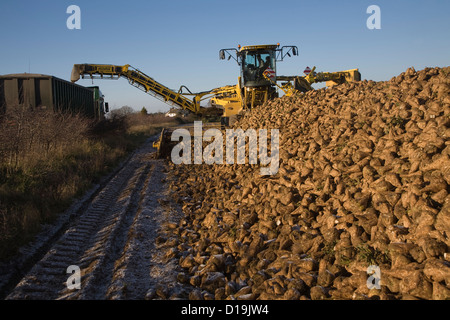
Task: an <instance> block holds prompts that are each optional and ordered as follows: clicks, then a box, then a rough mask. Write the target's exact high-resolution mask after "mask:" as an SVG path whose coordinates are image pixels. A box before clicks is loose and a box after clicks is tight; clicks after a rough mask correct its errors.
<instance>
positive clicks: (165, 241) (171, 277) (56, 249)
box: [6, 140, 189, 299]
mask: <svg viewBox="0 0 450 320" xmlns="http://www.w3.org/2000/svg"><path fill="white" fill-rule="evenodd" d="M154 151H155V150H154V149H153V147H152V144H151V140H149V141H148V142H147V143H146V144H145V145H144V146H143V147H142V148H141V149H139V150H138V151H136V152H135V153H134V154H133V155H132V157H131V158H130V159H129V160H128V161H126V163H124V164H123V166H122V167H121V168H120V170H118V171H117V172H116V173H114V174H113V175H112V177H110V179H109V180H108V182H107V183H105V184H104V185H102V186H101V187H98V188H97V190H95V191H94V192H93V193H92V194H91V195H90V196H89V199H84V200H80V201H84V203H83V204H82V205H81V204H80V205H78V206H76V207H77V208H78V209H77V213H76V214H74V213H73V212H72V213H70V214H68V215H69V217H65V218H64V219H63V220H64V221H65V224H64V227H62V224H61V223H59V224H58V223H57V224H55V228H57V226H58V228H59V229H62V230H59V231H58V232H55V234H57V233H58V234H61V235H60V236H59V237H56V240H52V242H51V246H49V249H48V250H46V252H45V254H43V255H42V258H39V259H35V260H37V261H35V262H34V263H33V265H32V268H30V271H29V272H28V273H26V274H24V276H23V277H22V278H21V279H17V281H16V282H17V285H15V287H14V288H12V289H11V290H10V291H9V292H7V295H6V299H183V298H187V297H188V295H189V288H187V286H186V285H182V284H181V283H177V275H178V271H179V270H178V269H177V268H178V267H177V265H178V261H177V260H176V258H175V256H176V250H177V249H176V248H177V245H178V243H177V241H178V240H177V239H176V237H175V235H174V234H173V232H171V230H172V229H174V228H175V227H176V225H177V223H178V220H179V219H180V218H181V216H180V215H181V214H182V212H181V209H180V208H178V207H177V205H176V204H175V203H172V202H171V201H170V199H169V198H168V193H167V192H168V191H167V187H166V183H165V181H166V174H167V172H166V164H165V163H164V162H163V160H155V159H153V153H154ZM63 217H64V216H63ZM68 221H69V222H68ZM38 242H39V241H38ZM34 245H40V248H42V244H39V243H36V244H34ZM32 249H33V248H28V249H27V250H25V251H27V252H30V251H33V250H32ZM41 250H42V249H41ZM35 251H36V250H35ZM19 260H20V259H18V261H19ZM22 260H23V259H22ZM69 266H78V267H79V268H80V274H81V278H80V289H69V288H68V286H67V285H68V282H69V280H68V279H69V278H70V279H73V278H72V274H70V273H67V268H68V267H69ZM7 267H9V269H10V270H12V268H14V267H16V268H21V267H22V265H15V266H14V264H13V263H11V264H10V265H9V266H7ZM21 271H22V272H24V270H21ZM19 280H20V281H19ZM9 281H11V280H10V279H9ZM70 281H71V280H70Z"/></svg>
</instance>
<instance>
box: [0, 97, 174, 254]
mask: <svg viewBox="0 0 450 320" xmlns="http://www.w3.org/2000/svg"><path fill="white" fill-rule="evenodd" d="M162 120H165V121H162ZM174 124H177V121H176V120H171V121H167V118H164V119H162V118H161V117H160V116H159V115H156V116H155V115H143V114H138V113H136V114H129V115H123V116H114V117H112V118H111V119H108V120H105V121H102V122H100V123H97V124H94V123H92V122H91V120H88V119H86V118H83V117H80V116H76V115H69V114H58V113H54V112H52V111H49V110H43V109H34V110H32V109H29V108H25V107H22V106H19V107H15V108H8V111H7V112H6V114H3V115H0V259H5V258H8V257H10V256H12V255H14V254H15V253H16V252H17V249H18V248H19V247H20V246H21V245H23V244H25V243H27V242H28V241H29V240H31V239H32V238H33V236H34V235H35V234H36V233H37V232H38V231H39V229H40V226H41V224H42V223H47V222H51V221H52V220H53V219H54V218H56V217H57V215H58V213H60V212H62V211H63V210H64V209H66V208H67V207H68V206H69V205H70V203H71V202H72V201H73V199H74V198H75V197H77V196H80V195H82V194H83V193H84V192H85V191H86V190H87V189H88V188H89V187H90V186H91V185H92V183H94V182H95V181H96V180H97V179H98V178H100V177H101V176H103V175H105V174H107V173H108V172H110V171H111V170H112V169H113V168H114V167H115V166H116V165H117V164H118V163H119V162H120V161H121V160H122V159H124V157H125V156H126V155H127V154H128V153H129V152H131V151H132V150H134V149H135V148H137V147H139V146H140V145H141V144H142V143H143V142H144V141H145V140H146V139H148V137H150V136H151V135H154V134H157V133H158V132H159V131H160V130H161V127H162V126H163V125H167V126H170V125H174Z"/></svg>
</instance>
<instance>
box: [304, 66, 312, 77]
mask: <svg viewBox="0 0 450 320" xmlns="http://www.w3.org/2000/svg"><path fill="white" fill-rule="evenodd" d="M303 73H304V74H306V75H308V74H310V73H311V69H310V68H309V67H306V69H305V70H304V71H303Z"/></svg>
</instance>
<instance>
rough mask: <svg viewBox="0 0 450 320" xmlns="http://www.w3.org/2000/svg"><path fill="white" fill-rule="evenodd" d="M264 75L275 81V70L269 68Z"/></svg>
mask: <svg viewBox="0 0 450 320" xmlns="http://www.w3.org/2000/svg"><path fill="white" fill-rule="evenodd" d="M264 74H265V75H266V76H267V77H268V78H270V79H274V78H275V76H276V75H275V71H274V70H273V69H270V68H267V69H266V70H265V71H264Z"/></svg>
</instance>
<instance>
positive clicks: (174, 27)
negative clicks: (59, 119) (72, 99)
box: [0, 0, 450, 112]
mask: <svg viewBox="0 0 450 320" xmlns="http://www.w3.org/2000/svg"><path fill="white" fill-rule="evenodd" d="M72 4H74V5H78V6H79V7H80V9H81V30H69V29H67V27H66V20H67V18H68V17H69V14H67V13H66V9H67V7H68V6H69V5H72ZM370 5H378V6H379V7H380V9H381V29H380V30H369V29H368V28H367V26H366V21H367V19H368V18H369V16H370V14H367V13H366V10H367V8H368V6H370ZM449 12H450V1H448V0H430V1H416V0H395V1H394V0H391V1H384V0H383V1H381V0H370V1H365V0H343V1H333V0H326V1H302V0H295V1H292V0H284V1H266V0H260V1H254V0H241V1H235V0H227V1H223V0H219V1H216V0H184V1H178V0H173V1H171V0H165V1H152V0H150V1H141V0H139V1H138V0H129V1H103V0H101V1H100V0H98V1H84V0H71V1H61V0H59V1H57V0H53V1H50V0H40V1H21V0H1V2H0V28H1V30H2V32H1V33H0V43H1V49H0V74H10V73H21V72H31V73H42V74H50V75H54V76H57V77H60V78H62V79H66V80H69V79H70V72H71V70H72V66H73V64H76V63H99V64H117V65H123V64H130V65H132V66H134V67H136V68H138V69H140V70H142V71H143V72H145V73H146V74H148V75H150V76H151V77H153V78H154V79H155V80H157V81H159V82H161V83H162V84H164V85H166V86H168V87H169V88H172V89H178V88H179V87H180V86H181V85H186V86H187V87H189V88H190V89H191V91H193V92H196V91H197V92H198V91H204V90H208V89H212V88H215V87H220V86H223V85H229V84H235V83H236V82H237V78H238V76H239V68H238V66H237V64H236V63H235V62H233V60H230V61H226V60H225V61H222V60H219V54H218V53H219V50H220V49H222V48H232V47H237V45H238V44H240V45H252V44H276V43H280V44H281V45H295V46H297V47H298V48H299V56H296V57H292V58H289V57H286V58H285V60H284V61H283V62H280V63H279V64H278V66H277V68H278V69H277V71H278V74H279V75H299V74H302V72H303V70H304V68H305V67H306V66H310V67H312V66H316V67H317V71H339V70H346V69H351V68H359V69H360V72H361V74H362V78H363V79H371V80H375V81H383V80H389V79H390V78H392V77H393V76H396V75H398V74H399V73H401V72H403V71H405V70H406V69H407V68H408V67H410V66H413V67H415V68H416V70H420V69H423V68H425V67H435V66H439V67H444V66H448V65H450V63H449V60H450V41H449V40H450V36H449V35H450V19H449V18H448V15H449ZM78 84H81V85H86V86H88V85H92V80H87V79H85V80H80V81H79V82H78ZM94 84H95V85H99V86H100V87H101V89H102V91H103V93H104V95H105V97H106V101H109V103H110V107H112V108H119V107H121V106H123V105H129V106H131V107H132V108H134V109H135V110H140V109H141V108H142V107H143V106H145V107H146V108H147V109H148V110H149V111H150V112H156V111H166V110H168V109H169V108H170V106H168V105H166V104H164V103H162V102H160V101H159V100H157V99H155V98H153V97H151V96H149V95H147V94H145V93H143V92H141V91H140V90H138V89H136V88H134V87H132V86H130V85H129V84H128V82H127V81H126V80H125V79H120V80H94Z"/></svg>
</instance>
